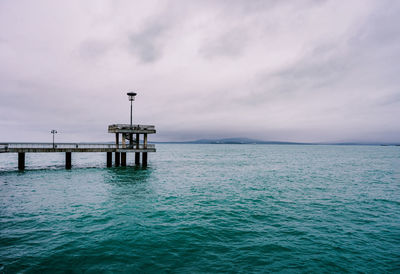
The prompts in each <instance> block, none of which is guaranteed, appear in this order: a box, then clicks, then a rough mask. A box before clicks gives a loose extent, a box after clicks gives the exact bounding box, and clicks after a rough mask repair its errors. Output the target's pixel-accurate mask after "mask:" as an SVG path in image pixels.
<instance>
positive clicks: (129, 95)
mask: <svg viewBox="0 0 400 274" xmlns="http://www.w3.org/2000/svg"><path fill="white" fill-rule="evenodd" d="M127 95H128V97H129V101H135V96H136V95H137V94H136V93H135V92H128V93H127Z"/></svg>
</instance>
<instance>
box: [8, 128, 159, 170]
mask: <svg viewBox="0 0 400 274" xmlns="http://www.w3.org/2000/svg"><path fill="white" fill-rule="evenodd" d="M108 132H109V133H113V134H115V143H55V144H53V143H0V154H2V153H18V169H19V170H24V169H25V154H26V153H55V152H58V153H60V152H62V153H65V168H66V169H71V168H72V153H77V152H106V153H107V157H106V160H107V167H111V166H112V160H113V159H112V158H113V156H112V154H113V153H114V155H115V166H120V165H122V166H126V165H127V157H128V155H127V153H132V154H135V165H140V162H141V160H142V163H143V166H146V165H147V161H148V152H156V148H155V145H154V144H148V141H147V138H148V137H147V136H148V134H153V133H156V130H155V128H154V126H152V125H132V126H131V125H126V124H114V125H110V126H109V127H108ZM140 135H142V136H143V137H142V138H143V143H142V144H141V143H140ZM120 136H121V137H122V138H123V140H122V141H121V140H120ZM134 136H136V139H133V137H134ZM128 142H129V143H128ZM140 154H142V159H140Z"/></svg>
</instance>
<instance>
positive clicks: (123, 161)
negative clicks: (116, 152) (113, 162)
mask: <svg viewBox="0 0 400 274" xmlns="http://www.w3.org/2000/svg"><path fill="white" fill-rule="evenodd" d="M121 166H126V152H121Z"/></svg>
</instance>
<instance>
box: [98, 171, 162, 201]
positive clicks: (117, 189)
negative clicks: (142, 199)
mask: <svg viewBox="0 0 400 274" xmlns="http://www.w3.org/2000/svg"><path fill="white" fill-rule="evenodd" d="M153 171H154V170H153V169H152V168H151V167H146V168H144V167H136V166H135V167H114V168H108V169H107V171H106V176H105V183H106V184H108V185H109V186H111V187H112V194H113V195H116V196H115V198H117V199H121V198H122V196H140V195H147V194H150V193H153V191H152V188H151V183H150V179H151V178H152V173H153Z"/></svg>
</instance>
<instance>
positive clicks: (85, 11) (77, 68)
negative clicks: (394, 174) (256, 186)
mask: <svg viewBox="0 0 400 274" xmlns="http://www.w3.org/2000/svg"><path fill="white" fill-rule="evenodd" d="M0 5H2V8H1V9H0V33H1V37H0V60H1V62H0V140H10V139H11V140H15V141H18V140H24V141H31V140H32V141H34V140H42V139H44V138H47V137H48V136H47V135H48V132H47V131H48V129H51V128H53V127H56V129H58V130H59V131H60V132H64V133H63V134H62V135H63V136H61V135H60V136H59V138H65V139H64V141H93V140H94V139H98V140H109V139H110V137H109V136H108V134H107V131H106V128H107V125H108V124H111V123H117V122H128V118H129V117H128V116H129V115H128V114H129V104H128V101H127V98H126V95H125V94H126V92H127V91H130V90H134V91H137V92H138V96H137V101H135V104H134V121H138V122H140V123H146V124H155V125H156V126H157V128H158V134H157V136H155V137H153V138H155V139H158V140H182V139H192V138H193V139H194V138H197V137H199V138H208V137H210V138H211V137H212V138H218V137H235V136H243V137H249V138H259V139H274V140H291V141H335V140H347V139H349V140H350V139H351V140H367V139H368V140H373V139H375V140H386V141H398V136H400V126H399V123H398V122H397V120H396V117H398V116H400V106H399V104H400V101H399V96H400V95H399V94H400V91H399V89H398V87H399V86H400V83H399V81H400V80H399V77H398V75H399V71H400V68H399V65H398V62H397V60H399V58H400V56H399V54H400V49H399V47H400V38H399V37H400V33H399V32H400V30H399V28H398V27H397V26H398V25H399V19H398V16H397V14H398V13H399V12H400V4H398V3H397V2H393V1H379V2H376V1H359V0H352V1H347V2H345V3H344V2H340V1H329V0H327V1H296V2H293V1H239V0H237V1H184V2H182V1H180V2H176V1H146V2H139V1H138V2H136V1H132V2H110V3H108V2H101V1H99V2H96V4H95V5H94V4H91V3H88V2H87V3H84V4H82V3H81V2H79V1H76V2H74V1H70V2H66V3H62V4H57V8H55V6H54V3H53V2H52V1H48V2H46V1H43V2H41V3H39V4H36V3H35V4H33V3H28V2H26V3H24V4H22V3H18V2H15V1H2V4H0ZM58 5H59V6H58ZM93 5H94V6H93ZM48 10H54V12H53V13H50V12H48ZM21 132H22V133H21ZM397 133H398V134H397ZM396 134H397V135H396Z"/></svg>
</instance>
